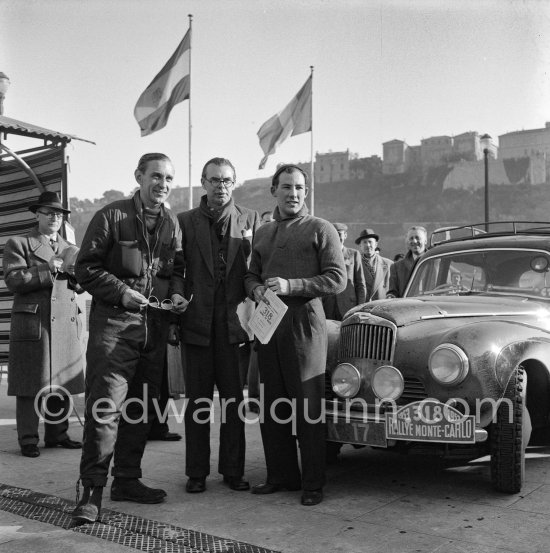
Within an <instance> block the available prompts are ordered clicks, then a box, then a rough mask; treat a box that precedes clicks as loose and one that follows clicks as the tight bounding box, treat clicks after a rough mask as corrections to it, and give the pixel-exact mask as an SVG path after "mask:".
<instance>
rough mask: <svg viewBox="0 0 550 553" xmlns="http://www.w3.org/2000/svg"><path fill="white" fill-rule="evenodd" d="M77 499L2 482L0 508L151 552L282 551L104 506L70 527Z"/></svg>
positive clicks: (240, 552) (217, 552) (269, 552)
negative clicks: (96, 514)
mask: <svg viewBox="0 0 550 553" xmlns="http://www.w3.org/2000/svg"><path fill="white" fill-rule="evenodd" d="M73 508H74V503H73V502H72V501H69V500H67V499H63V498H60V497H56V496H53V495H46V494H42V493H38V492H34V491H32V490H26V489H24V488H15V487H13V486H8V485H7V484H0V510H2V511H7V512H9V513H14V514H16V515H19V516H22V517H25V518H29V519H32V520H38V521H40V522H47V523H48V524H53V525H54V526H59V527H61V528H64V529H65V530H71V531H73V532H79V533H81V534H86V535H88V536H95V537H97V538H101V539H104V540H108V541H111V542H114V543H118V544H121V545H126V546H128V547H133V548H134V549H138V550H140V551H149V552H151V553H279V552H276V551H273V550H271V549H266V548H264V547H259V546H257V545H252V544H250V543H245V542H239V541H234V540H229V539H226V538H220V537H217V536H212V535H210V534H205V533H204V532H196V531H194V530H187V529H186V528H181V527H179V526H174V525H173V524H166V523H163V522H158V521H156V520H149V519H146V518H141V517H137V516H134V515H127V514H125V513H120V512H118V511H112V510H110V509H101V515H100V518H99V521H98V522H95V523H93V524H83V525H82V526H76V527H74V528H71V512H72V510H73Z"/></svg>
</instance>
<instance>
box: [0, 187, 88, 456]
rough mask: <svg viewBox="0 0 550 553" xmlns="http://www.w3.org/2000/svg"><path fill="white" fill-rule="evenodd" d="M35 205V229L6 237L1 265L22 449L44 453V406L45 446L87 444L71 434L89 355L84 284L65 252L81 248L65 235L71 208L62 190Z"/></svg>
mask: <svg viewBox="0 0 550 553" xmlns="http://www.w3.org/2000/svg"><path fill="white" fill-rule="evenodd" d="M29 210H30V211H32V212H33V213H34V215H35V217H36V221H37V226H36V227H35V228H33V229H32V230H31V231H30V232H29V233H28V234H26V235H25V236H16V237H14V238H10V239H9V240H8V241H7V242H6V245H5V247H4V256H3V269H4V280H5V282H6V286H7V287H8V289H9V290H10V291H11V292H13V294H14V298H13V308H12V313H11V327H10V350H9V361H8V395H9V396H16V402H15V413H16V414H15V420H16V425H17V439H18V441H19V446H20V448H21V454H22V455H24V456H25V457H38V456H39V455H40V450H39V449H38V441H39V436H38V422H39V412H38V410H39V409H40V406H42V407H43V408H44V442H45V445H46V447H63V448H66V449H78V448H80V447H82V444H81V443H80V442H77V441H74V440H71V439H70V438H69V436H68V435H67V429H68V427H69V422H68V417H69V414H70V409H71V398H70V397H69V396H68V395H67V394H79V393H82V392H83V391H84V373H83V369H84V359H83V356H82V351H81V348H80V333H81V331H82V328H81V324H82V323H81V321H80V318H79V309H78V305H77V303H76V297H75V290H77V289H79V287H78V285H77V284H76V280H75V279H74V272H73V270H72V269H73V268H72V267H71V265H72V263H74V261H70V260H69V258H70V255H67V254H68V253H70V251H71V249H76V247H75V246H71V245H70V244H68V243H67V242H66V241H65V240H64V239H63V238H62V237H61V236H60V234H59V229H60V227H61V224H62V222H63V217H64V215H65V214H68V213H70V211H69V210H68V209H65V208H63V206H62V205H61V200H60V199H59V196H58V195H57V193H56V192H43V193H42V194H40V197H39V198H38V202H36V203H34V204H33V205H31V206H30V207H29ZM79 291H82V289H79ZM59 387H62V389H61V388H59ZM39 394H40V395H39ZM37 396H38V397H37ZM36 407H38V409H37V408H36ZM54 415H55V416H54Z"/></svg>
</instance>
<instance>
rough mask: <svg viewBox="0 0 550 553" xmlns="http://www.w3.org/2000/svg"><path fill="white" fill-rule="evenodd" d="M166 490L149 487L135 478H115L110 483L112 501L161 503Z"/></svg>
mask: <svg viewBox="0 0 550 553" xmlns="http://www.w3.org/2000/svg"><path fill="white" fill-rule="evenodd" d="M165 497H166V492H165V491H164V490H161V489H158V488H149V486H146V485H145V484H143V482H140V481H139V480H138V479H137V478H115V479H114V480H113V484H112V485H111V500H112V501H135V502H136V503H162V502H163V501H164V498H165Z"/></svg>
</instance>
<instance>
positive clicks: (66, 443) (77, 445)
mask: <svg viewBox="0 0 550 553" xmlns="http://www.w3.org/2000/svg"><path fill="white" fill-rule="evenodd" d="M45 447H63V448H65V449H82V442H77V441H75V440H71V438H65V439H64V440H61V441H60V442H46V445H45Z"/></svg>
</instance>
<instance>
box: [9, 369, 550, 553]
mask: <svg viewBox="0 0 550 553" xmlns="http://www.w3.org/2000/svg"><path fill="white" fill-rule="evenodd" d="M181 403H182V402H181V401H180V402H177V405H179V406H181ZM76 405H77V410H78V411H79V412H80V413H82V399H81V398H77V402H76ZM13 418H14V399H13V398H8V397H7V396H6V383H5V379H4V381H3V382H1V383H0V483H1V484H7V485H9V486H15V487H20V488H26V489H31V490H34V491H35V492H42V493H45V494H49V495H53V496H57V497H60V498H66V499H69V500H74V496H75V482H76V480H77V474H78V473H77V468H78V462H79V456H80V453H79V451H67V450H61V449H56V450H52V449H41V452H42V454H41V456H40V457H39V458H37V459H28V458H25V457H22V456H21V455H20V453H19V448H18V447H17V439H16V432H15V421H14V420H13ZM170 425H171V429H172V430H174V431H179V432H183V424H182V423H178V422H177V421H176V420H174V419H171V422H170ZM71 429H72V430H71V434H72V437H75V438H78V437H80V435H81V432H80V426H79V424H78V421H75V422H73V423H72V425H71ZM212 436H213V444H214V443H216V437H217V428H216V426H214V427H213V429H212ZM247 448H248V449H247V462H246V467H247V470H246V476H247V477H248V479H249V480H250V481H251V482H252V483H258V482H260V481H263V480H264V478H265V468H264V460H263V452H262V448H261V440H260V433H259V428H258V425H257V424H252V425H250V426H248V427H247ZM213 450H215V447H214V448H213ZM549 456H550V448H542V447H538V448H530V450H529V454H528V460H527V482H526V484H525V487H524V489H523V490H522V493H521V494H518V495H503V494H499V493H496V492H494V491H493V490H492V488H491V485H490V478H489V468H488V464H487V459H481V460H478V461H476V462H475V463H470V464H468V465H465V466H461V467H455V468H452V469H448V468H447V469H445V467H444V466H443V465H442V464H441V463H440V462H439V461H437V460H436V459H433V458H425V457H412V456H408V457H404V456H398V455H395V454H391V453H387V452H384V451H381V450H378V451H376V450H373V449H362V450H354V449H352V448H350V447H349V446H348V447H346V448H344V450H343V455H342V457H341V460H340V462H339V463H338V464H337V465H335V466H331V467H329V470H328V474H327V476H328V482H329V483H328V484H327V486H326V488H325V496H326V498H325V501H324V502H323V503H321V504H320V505H318V506H315V507H310V508H306V507H302V506H301V505H300V503H299V501H300V493H299V492H283V493H277V494H274V495H271V496H264V497H261V496H254V495H252V494H250V493H247V492H234V491H231V490H229V489H228V488H226V487H225V486H224V485H223V484H222V483H221V481H220V478H219V475H217V473H216V471H215V468H216V466H217V459H216V452H215V451H214V452H213V458H212V467H213V473H212V475H211V477H210V478H209V479H208V481H207V485H208V490H207V492H206V493H204V494H198V495H190V494H187V493H185V491H184V484H185V476H184V462H183V460H184V443H183V442H149V444H148V446H147V450H146V454H145V458H144V473H145V474H146V475H147V478H146V479H144V481H145V482H146V483H147V484H149V485H153V486H157V487H163V488H165V489H166V490H167V491H168V499H167V501H166V503H163V504H161V505H138V504H132V503H126V502H112V501H110V500H109V499H108V493H107V494H106V495H107V498H106V500H105V502H104V507H105V508H107V509H113V510H115V511H118V512H123V513H127V514H130V515H136V516H139V517H143V518H145V519H151V520H155V521H160V522H163V523H167V524H173V525H175V526H178V527H183V528H186V529H189V530H194V531H200V532H205V533H208V534H213V535H215V536H221V537H224V538H228V539H232V540H237V541H239V542H247V543H249V544H254V545H257V546H261V547H264V548H268V549H272V550H276V551H284V552H285V553H317V552H320V553H324V552H327V553H328V552H331V553H340V552H341V553H355V552H357V553H359V552H366V553H370V552H373V553H390V552H396V553H401V552H403V553H405V552H406V553H409V552H423V553H424V552H426V553H428V552H436V551H441V552H445V553H464V552H467V553H496V552H504V551H508V552H514V553H523V552H525V553H527V552H529V553H534V552H541V553H542V552H545V553H546V552H549V551H550V516H549V515H550V475H549V469H550V461H549ZM0 496H1V493H0ZM132 550H135V549H133V548H131V547H126V546H123V545H119V544H117V543H113V542H112V541H108V540H105V539H99V538H96V537H91V536H88V535H82V534H79V533H76V532H73V531H71V530H66V529H62V528H59V527H56V526H53V525H51V524H47V523H44V522H38V521H36V520H29V519H28V518H23V517H21V516H19V515H16V514H11V513H9V512H5V511H2V510H0V553H23V552H25V553H30V552H54V551H55V552H63V553H65V552H71V551H75V552H76V551H79V552H81V551H86V552H93V553H95V552H96V551H97V552H98V553H99V552H102V553H107V552H109V553H111V552H116V553H118V552H121V553H122V552H125V551H132ZM142 550H143V549H142ZM189 551H190V550H189ZM247 551H251V549H247Z"/></svg>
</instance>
